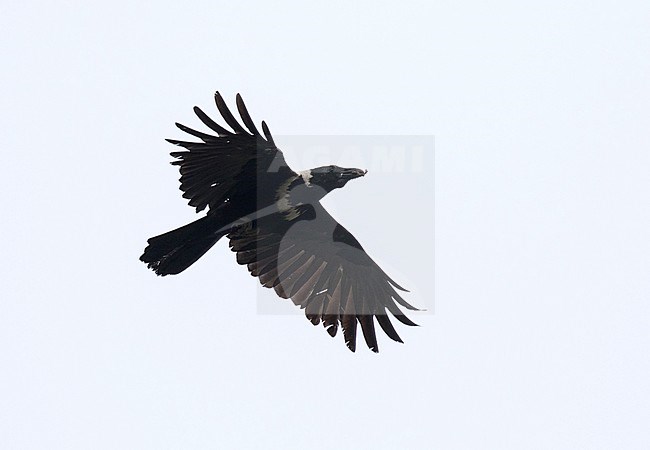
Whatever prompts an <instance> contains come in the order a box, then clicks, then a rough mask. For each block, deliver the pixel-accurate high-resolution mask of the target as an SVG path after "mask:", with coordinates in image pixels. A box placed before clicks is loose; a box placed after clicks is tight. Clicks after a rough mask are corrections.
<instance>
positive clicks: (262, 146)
mask: <svg viewBox="0 0 650 450" xmlns="http://www.w3.org/2000/svg"><path fill="white" fill-rule="evenodd" d="M214 99H215V102H216V104H217V109H218V110H219V112H220V113H221V116H222V117H223V119H224V120H225V121H226V123H227V124H228V125H229V126H230V127H231V128H232V130H233V131H230V130H227V129H226V128H224V127H222V126H221V125H219V124H217V123H216V122H215V121H213V120H212V119H211V118H210V117H208V115H207V114H205V113H204V112H203V111H202V110H201V109H200V108H199V107H197V106H195V107H194V112H195V113H196V115H197V116H198V117H199V119H201V121H202V122H203V123H204V124H205V125H206V126H207V127H208V128H210V129H211V130H212V131H214V132H215V133H217V135H216V136H213V135H210V134H206V133H203V132H201V131H196V130H193V129H192V128H189V127H186V126H185V125H182V124H180V123H177V124H176V126H177V127H178V128H180V129H181V130H183V131H185V132H186V133H188V134H191V135H192V136H195V137H197V138H199V139H201V141H202V142H187V141H177V140H174V139H167V141H168V142H171V143H172V144H174V145H178V146H181V147H184V148H185V150H184V151H179V152H172V153H171V155H172V156H173V157H174V158H177V159H178V161H174V162H172V164H173V165H177V166H180V173H181V178H180V180H179V181H180V182H181V187H180V188H181V190H182V191H183V197H185V198H187V199H189V204H190V205H191V206H194V207H196V211H197V212H199V211H201V210H203V209H205V207H206V206H209V207H210V210H214V209H216V208H218V207H219V206H222V205H224V204H225V203H227V202H228V199H229V198H231V197H232V196H233V195H236V192H235V191H236V190H237V189H239V188H242V187H243V186H242V185H241V183H242V180H248V181H247V182H248V183H250V180H256V179H258V175H259V174H260V173H263V172H267V171H269V170H274V171H280V170H286V171H288V172H290V173H291V174H293V175H295V173H294V172H293V171H291V170H290V169H289V168H288V166H287V163H286V161H285V160H284V156H283V155H282V152H281V151H280V150H279V149H278V148H277V147H276V146H275V143H274V142H273V137H272V136H271V132H270V131H269V128H268V127H267V125H266V123H265V122H262V131H263V132H264V137H263V136H262V135H261V134H260V132H259V131H258V130H257V128H256V127H255V124H254V123H253V120H252V119H251V117H250V115H249V114H248V110H247V109H246V106H245V105H244V101H243V100H242V98H241V96H240V95H239V94H237V109H238V110H239V114H240V116H241V118H242V121H243V122H244V125H246V128H248V130H246V129H244V127H242V125H241V124H240V123H239V122H237V119H235V117H234V116H233V115H232V113H231V112H230V110H229V109H228V106H227V105H226V103H225V102H224V101H223V98H222V97H221V95H220V94H219V92H217V93H215V95H214Z"/></svg>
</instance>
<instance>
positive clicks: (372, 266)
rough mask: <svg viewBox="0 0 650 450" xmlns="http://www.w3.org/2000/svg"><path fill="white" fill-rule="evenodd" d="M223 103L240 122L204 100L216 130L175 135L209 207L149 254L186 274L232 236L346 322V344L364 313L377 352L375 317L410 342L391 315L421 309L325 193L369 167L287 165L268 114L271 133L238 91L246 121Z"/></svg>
mask: <svg viewBox="0 0 650 450" xmlns="http://www.w3.org/2000/svg"><path fill="white" fill-rule="evenodd" d="M214 98H215V101H216V104H217V109H218V110H219V113H220V114H221V116H222V117H223V119H224V121H225V122H226V123H227V124H228V126H229V127H230V128H231V129H232V130H228V129H226V128H224V127H222V126H221V125H219V124H217V123H216V122H215V121H213V120H212V119H211V118H210V117H208V115H207V114H205V113H204V112H203V111H202V110H201V109H200V108H198V107H194V112H195V113H196V115H197V116H198V118H199V119H200V120H201V122H203V123H204V124H205V125H206V126H207V127H208V128H210V129H211V130H212V131H214V132H215V133H216V136H215V135H212V134H206V133H203V132H201V131H197V130H194V129H192V128H189V127H186V126H185V125H182V124H180V123H176V126H177V127H178V128H180V129H181V130H182V131H184V132H186V133H188V134H190V135H192V136H194V137H195V138H198V139H199V140H200V142H188V141H179V140H174V139H167V141H168V142H170V143H172V144H174V145H176V146H178V147H182V148H183V150H181V151H175V152H172V153H171V156H172V157H173V158H175V159H176V160H175V161H173V162H172V163H171V164H173V165H176V166H179V169H180V173H181V177H180V180H179V181H180V183H181V186H180V189H181V191H183V197H184V198H186V199H189V204H190V205H191V206H193V207H195V208H196V212H197V213H198V212H201V211H202V210H204V209H205V208H208V212H207V214H206V215H205V216H204V217H202V218H200V219H198V220H196V221H195V222H192V223H190V224H188V225H185V226H183V227H180V228H177V229H175V230H173V231H170V232H167V233H165V234H161V235H160V236H155V237H152V238H151V239H149V240H148V246H147V247H146V248H145V250H144V253H143V255H142V256H141V257H140V260H141V261H143V262H144V263H146V264H147V266H148V267H149V268H150V269H153V271H154V272H155V273H156V274H158V275H162V276H164V275H174V274H178V273H180V272H182V271H184V270H185V269H187V268H188V267H189V266H191V265H192V264H194V263H195V262H196V261H197V260H198V259H199V258H200V257H201V256H203V255H204V254H205V253H206V252H207V251H208V250H209V249H210V248H211V247H212V246H213V245H214V244H215V243H216V242H217V241H219V239H221V238H222V237H224V236H226V237H227V238H228V239H229V243H230V248H231V250H232V251H233V252H235V253H236V258H237V262H238V263H239V264H241V265H246V266H247V268H248V270H249V272H250V273H251V274H252V275H253V276H255V277H258V278H259V280H260V282H261V283H262V285H263V286H265V287H268V288H273V289H274V290H275V292H276V293H277V294H278V295H279V296H280V297H282V298H285V299H286V298H290V299H291V300H292V301H293V303H295V304H296V305H297V306H299V307H300V308H302V309H304V310H305V314H306V316H307V318H308V319H309V321H311V323H312V324H314V325H318V324H319V323H322V324H323V326H324V327H325V329H326V330H327V332H328V333H329V334H330V335H331V336H332V337H334V336H335V335H336V333H337V330H338V328H339V326H340V327H341V328H342V331H343V336H344V339H345V343H346V345H347V347H348V348H349V349H350V350H351V351H353V352H354V351H355V349H356V332H357V322H358V323H359V324H360V325H361V330H362V332H363V336H364V338H365V341H366V344H367V345H368V347H369V348H370V349H371V350H372V351H373V352H378V351H379V347H378V344H377V337H376V333H375V326H374V320H375V319H376V320H377V323H378V324H379V326H380V327H381V328H382V329H383V330H384V332H385V333H386V334H387V335H388V336H389V337H390V338H391V339H393V340H394V341H397V342H402V340H401V338H400V337H399V335H398V334H397V332H396V331H395V328H394V327H393V325H392V323H391V321H390V319H389V317H388V312H390V313H391V314H392V315H393V316H394V317H395V318H396V319H397V320H399V321H400V322H402V323H403V324H405V325H410V326H414V325H416V324H415V323H413V322H412V321H411V320H410V319H409V318H407V317H406V315H405V314H404V313H403V312H402V310H401V309H400V308H399V307H398V304H399V305H401V306H402V307H404V308H406V309H409V310H415V311H417V308H415V307H413V306H412V305H410V304H409V303H407V302H406V301H405V300H404V299H403V298H402V297H401V296H400V294H398V292H397V291H398V290H400V291H403V292H408V291H406V289H404V288H403V287H401V286H400V285H398V284H397V283H396V282H395V281H393V279H391V278H390V277H389V276H388V275H387V274H386V273H385V272H384V271H383V270H382V269H381V268H380V267H379V266H378V265H377V264H376V263H375V262H374V261H373V260H372V258H370V256H368V254H367V253H366V252H365V251H364V249H363V247H362V246H361V244H360V243H359V241H357V240H356V239H355V237H354V236H353V235H352V234H351V233H350V232H349V231H348V230H346V229H345V228H344V227H343V226H342V225H341V224H339V223H338V222H337V221H336V220H335V219H334V218H333V217H332V216H331V215H330V214H329V213H328V212H327V210H326V209H325V208H324V207H323V205H322V204H321V203H320V200H321V199H322V198H323V197H324V196H325V195H326V194H328V193H329V192H331V191H333V190H334V189H338V188H342V187H343V186H345V185H346V184H347V183H348V182H349V181H350V180H353V179H355V178H359V177H362V176H364V175H365V174H366V173H367V171H366V170H361V169H348V168H341V167H338V166H334V165H331V166H324V167H317V168H314V169H310V170H305V171H302V172H295V171H293V170H292V169H291V168H289V166H288V165H287V163H286V161H285V159H284V156H283V154H282V152H281V151H280V149H279V148H278V147H277V146H276V144H275V142H274V141H273V137H272V136H271V132H270V131H269V128H268V126H267V125H266V123H265V122H262V132H263V134H264V135H263V136H262V134H260V132H259V131H258V130H257V128H256V127H255V124H254V123H253V120H251V117H250V115H249V113H248V111H247V109H246V106H245V105H244V102H243V100H242V98H241V96H240V95H239V94H237V98H236V103H237V109H238V111H239V115H240V116H241V119H242V121H243V124H244V125H245V126H246V129H245V128H244V127H243V126H242V125H241V124H240V123H239V122H238V121H237V119H235V117H234V116H233V114H232V113H231V111H230V110H229V109H228V106H227V105H226V103H225V102H224V100H223V98H222V97H221V95H220V94H219V92H216V93H215V97H214Z"/></svg>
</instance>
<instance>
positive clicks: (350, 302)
mask: <svg viewBox="0 0 650 450" xmlns="http://www.w3.org/2000/svg"><path fill="white" fill-rule="evenodd" d="M228 237H229V238H230V247H231V249H232V251H234V252H236V253H237V262H238V263H239V264H246V265H247V266H248V270H249V271H250V273H251V274H252V275H253V276H256V277H259V279H260V282H261V283H262V284H263V285H264V286H266V287H268V288H274V289H275V291H276V293H277V294H278V295H279V296H280V297H282V298H291V300H292V301H293V302H294V303H295V304H296V305H298V306H300V308H302V309H304V310H305V313H306V315H307V318H308V319H309V320H310V321H311V322H312V323H313V324H314V325H318V324H319V323H322V324H323V325H324V327H325V328H326V329H327V331H328V332H329V334H330V335H331V336H332V337H333V336H335V335H336V332H337V330H338V327H339V325H341V327H342V329H343V335H344V338H345V343H346V345H347V346H348V348H349V349H350V350H352V351H354V350H355V348H356V331H357V322H358V323H359V324H360V325H361V330H362V331H363V336H364V338H365V341H366V343H367V345H368V347H369V348H370V349H371V350H372V351H374V352H377V351H378V346H377V337H376V335H375V326H374V320H377V323H379V325H380V326H381V328H382V329H383V330H384V332H385V333H386V334H387V335H388V336H389V337H390V338H391V339H393V340H395V341H398V342H402V340H401V339H400V337H399V335H398V334H397V332H396V331H395V328H393V325H392V324H391V321H390V320H389V318H388V313H387V311H390V312H391V314H392V315H393V316H395V318H396V319H397V320H399V321H400V322H402V323H404V324H406V325H415V323H413V322H412V321H411V320H410V319H408V318H407V317H406V316H405V315H404V313H403V312H402V311H401V310H400V308H399V307H398V306H397V305H398V304H399V305H401V306H403V307H405V308H407V309H410V310H417V308H415V307H413V306H411V305H410V304H408V303H407V302H406V301H405V300H404V299H403V298H402V297H401V296H400V295H399V294H398V293H397V290H401V291H406V290H405V289H404V288H402V287H400V286H399V285H398V284H397V283H395V281H393V280H392V279H391V278H390V277H389V276H388V275H386V273H385V272H384V271H383V270H382V269H381V268H380V267H379V266H378V265H377V264H376V263H375V262H374V261H373V260H372V258H370V256H368V254H367V253H366V252H365V251H364V250H363V247H361V244H359V242H358V241H357V240H356V239H355V238H354V236H352V234H351V233H350V232H348V231H347V230H346V229H345V228H344V227H343V226H342V225H340V224H339V223H338V222H337V221H336V220H335V219H334V218H333V217H332V216H331V215H330V214H329V213H328V212H327V211H326V210H325V208H324V207H323V206H322V205H321V204H320V203H317V204H315V205H303V206H299V207H297V208H296V209H295V210H294V211H292V213H291V214H287V213H278V214H275V215H272V216H266V217H263V218H261V219H258V220H256V221H253V222H250V223H248V224H246V225H243V226H240V227H239V228H237V229H236V230H234V231H233V232H231V233H230V234H229V235H228Z"/></svg>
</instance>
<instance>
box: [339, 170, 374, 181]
mask: <svg viewBox="0 0 650 450" xmlns="http://www.w3.org/2000/svg"><path fill="white" fill-rule="evenodd" d="M367 173H368V171H367V170H363V169H344V170H343V174H342V178H343V179H344V180H345V181H350V180H354V179H355V178H359V177H362V176H364V175H365V174H367Z"/></svg>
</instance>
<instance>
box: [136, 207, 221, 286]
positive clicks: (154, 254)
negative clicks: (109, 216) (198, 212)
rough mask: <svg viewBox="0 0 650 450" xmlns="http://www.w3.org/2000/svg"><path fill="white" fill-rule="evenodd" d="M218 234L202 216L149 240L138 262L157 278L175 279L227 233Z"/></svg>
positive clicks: (208, 219) (207, 218)
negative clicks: (172, 276)
mask: <svg viewBox="0 0 650 450" xmlns="http://www.w3.org/2000/svg"><path fill="white" fill-rule="evenodd" d="M218 230H219V228H218V227H216V226H215V224H214V223H213V220H212V218H211V217H210V216H206V217H203V218H201V219H199V220H197V221H194V222H192V223H189V224H187V225H185V226H183V227H180V228H177V229H175V230H172V231H169V232H167V233H165V234H161V235H160V236H155V237H152V238H151V239H149V240H148V241H147V242H148V244H149V245H147V248H145V249H144V253H143V254H142V256H141V257H140V261H142V262H144V263H146V264H147V267H149V268H150V269H152V270H153V271H154V272H156V274H158V275H163V276H164V275H176V274H178V273H181V272H182V271H184V270H185V269H187V268H188V267H190V266H191V265H192V264H194V263H195V262H196V261H197V260H198V259H199V258H200V257H201V256H203V255H204V254H205V252H207V251H208V250H210V248H211V247H212V246H213V245H214V244H216V243H217V241H218V240H219V239H221V237H223V236H224V235H225V234H226V233H227V232H228V231H227V230H226V231H218Z"/></svg>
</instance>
